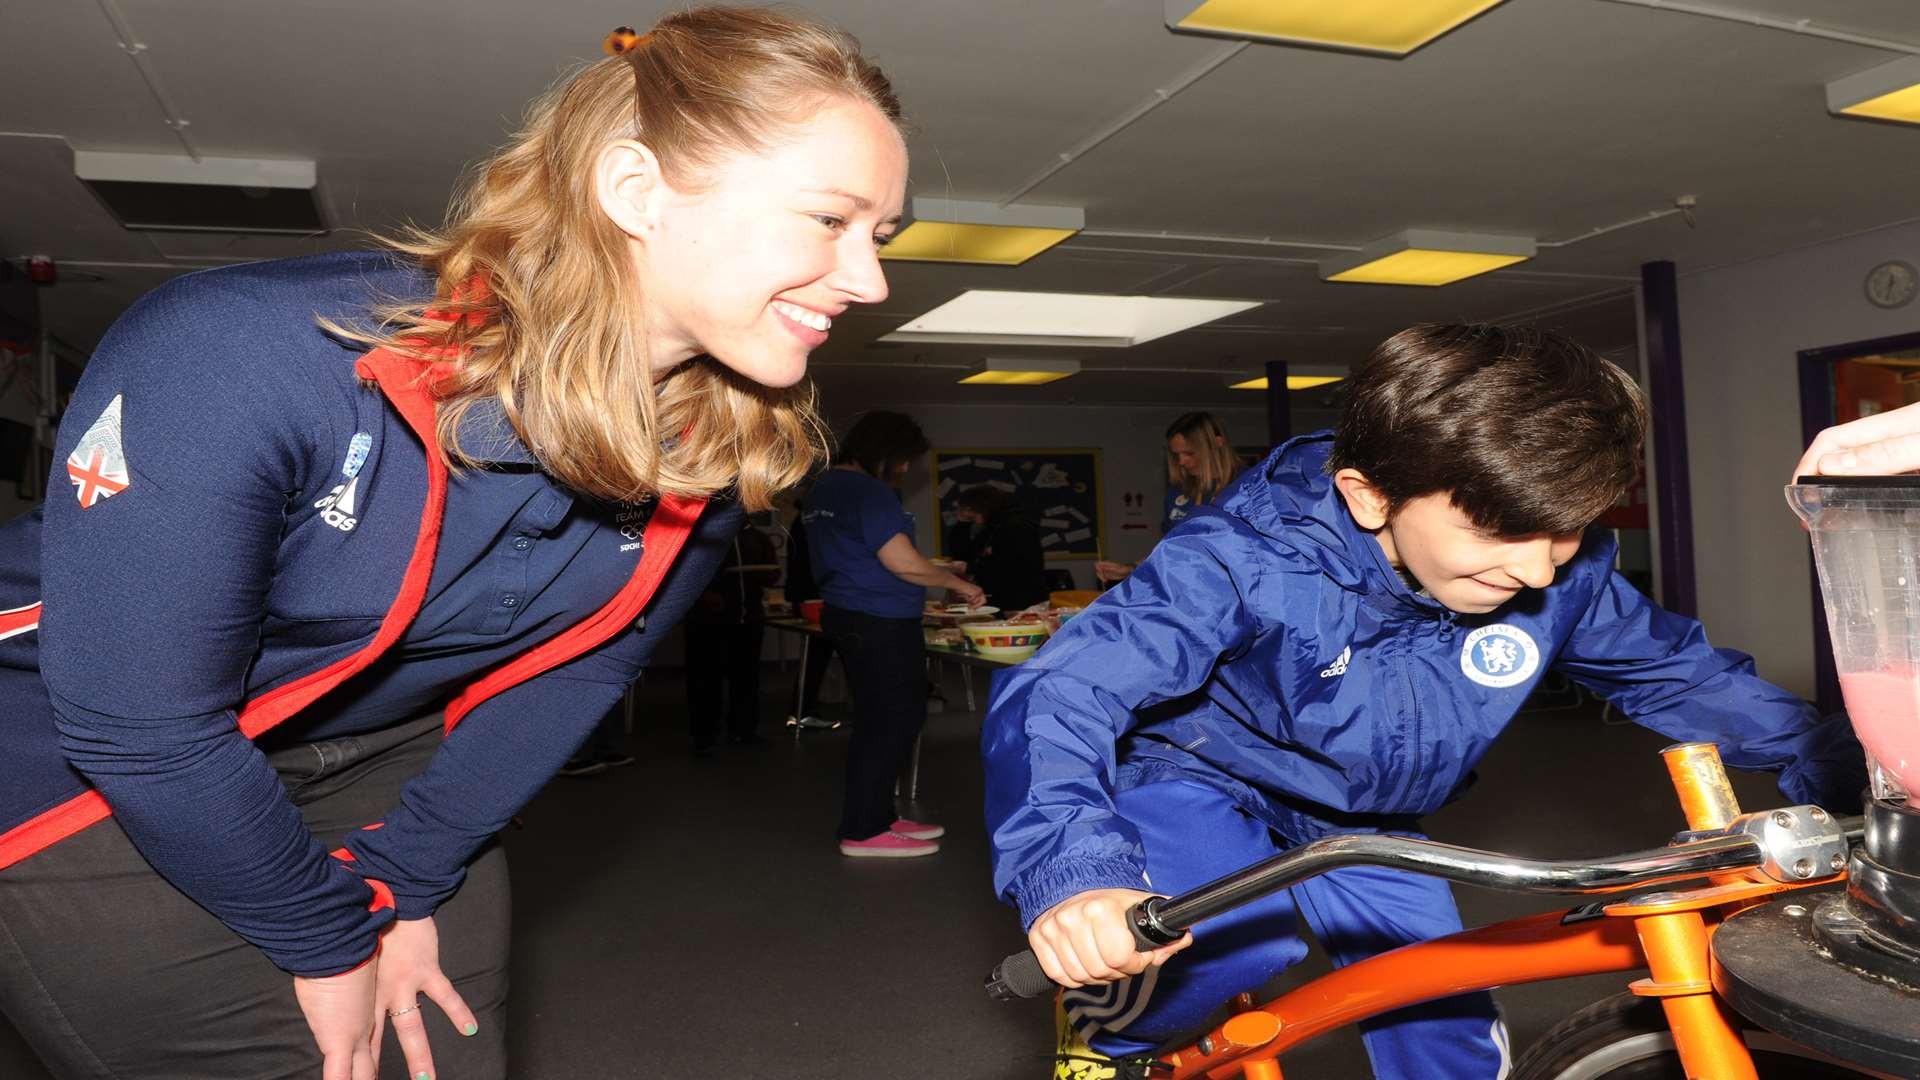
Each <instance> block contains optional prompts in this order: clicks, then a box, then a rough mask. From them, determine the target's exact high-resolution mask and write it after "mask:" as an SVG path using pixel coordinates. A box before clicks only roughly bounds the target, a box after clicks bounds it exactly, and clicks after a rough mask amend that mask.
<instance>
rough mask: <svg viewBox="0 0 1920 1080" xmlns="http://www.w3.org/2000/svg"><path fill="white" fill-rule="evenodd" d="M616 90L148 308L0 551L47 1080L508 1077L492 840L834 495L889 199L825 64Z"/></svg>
mask: <svg viewBox="0 0 1920 1080" xmlns="http://www.w3.org/2000/svg"><path fill="white" fill-rule="evenodd" d="M608 51H609V52H612V53H614V54H615V55H614V56H612V57H610V58H608V59H605V60H602V61H600V62H598V63H595V64H592V65H590V66H588V67H586V68H584V69H583V70H581V71H579V72H578V73H576V74H574V75H573V76H571V77H569V78H568V79H566V80H564V81H563V82H562V83H560V84H559V85H558V86H556V87H555V88H554V89H553V90H551V91H550V92H549V93H548V94H547V95H546V96H544V97H543V98H541V99H540V100H539V101H538V102H537V103H536V104H535V105H534V106H533V108H532V111H531V113H530V116H529V119H528V121H527V123H526V125H525V127H524V128H523V129H522V130H521V131H520V132H519V133H518V134H517V135H516V136H515V137H514V139H513V140H512V141H511V143H510V144H509V145H508V146H507V147H506V148H505V149H504V150H502V151H501V152H500V153H499V154H497V155H496V156H495V157H493V158H492V159H491V160H490V161H488V162H486V163H485V164H484V165H483V166H482V167H481V168H480V169H479V170H478V171H477V172H476V173H475V174H474V176H473V177H472V179H471V181H470V182H469V184H468V186H467V187H466V189H465V191H464V192H463V194H462V196H461V197H460V199H459V200H458V201H457V202H456V203H455V205H454V208H453V210H452V212H451V213H450V215H449V218H448V221H447V223H446V225H445V226H444V227H443V228H441V229H439V230H436V231H417V232H414V233H412V234H410V235H409V236H408V237H407V238H406V239H404V240H402V241H399V242H397V243H395V244H394V245H393V247H394V248H395V250H394V251H390V252H386V253H353V254H336V255H325V256H319V257H316V258H308V259H296V260H288V261H285V262H277V263H266V264H259V265H253V266H242V267H233V268H227V269H222V270H215V271H209V272H205V273H200V274H193V275H189V276H186V277H183V278H180V279H178V280H176V281H174V282H172V283H170V284H168V285H166V286H164V287H162V288H161V289H159V290H157V291H155V292H154V293H152V294H149V295H148V296H147V297H145V298H143V299H142V300H141V301H140V302H139V303H137V304H136V305H135V306H134V307H133V308H132V309H131V310H130V311H129V312H128V313H127V314H126V315H125V316H123V317H122V318H121V320H120V321H119V322H118V323H117V324H116V325H115V326H114V328H113V329H112V330H111V331H110V332H109V333H108V335H107V336H106V338H105V339H104V340H103V341H102V342H101V344H100V347H99V350H98V352H97V353H96V354H95V356H94V358H93V361H92V363H91V364H90V365H89V367H88V368H87V372H86V375H85V376H84V378H83V379H82V380H81V382H80V385H79V388H78V390H77V391H76V394H75V397H74V400H73V403H72V405H71V407H70V408H69V410H68V411H67V414H66V417H67V419H66V422H65V424H64V425H63V427H62V429H61V433H60V442H59V451H60V455H61V460H63V461H64V463H65V465H64V467H65V471H66V477H65V479H66V480H69V481H71V483H70V485H69V484H61V485H60V488H61V490H57V491H54V492H53V493H52V494H51V495H50V496H49V498H48V500H47V505H46V506H45V508H44V520H43V517H42V514H41V513H38V512H36V513H35V514H33V515H30V516H27V517H23V518H20V519H17V520H15V521H13V522H11V523H9V524H8V525H6V526H5V527H4V528H0V760H3V761H4V762H5V765H4V766H0V1008H3V1009H4V1011H5V1014H6V1016H7V1018H8V1019H9V1020H10V1021H12V1023H13V1024H14V1025H15V1026H16V1027H18V1028H19V1029H20V1030H21V1031H22V1032H23V1033H24V1034H25V1036H26V1038H27V1040H28V1042H29V1043H31V1044H32V1045H33V1046H34V1048H35V1049H36V1051H37V1052H38V1053H39V1054H40V1055H41V1056H42V1057H43V1058H44V1059H45V1060H46V1062H47V1064H48V1065H49V1067H50V1068H51V1069H52V1070H53V1071H54V1072H55V1073H56V1075H59V1076H62V1077H69V1076H86V1077H95V1076H109V1075H110V1076H114V1077H181V1076H194V1077H258V1076H264V1075H275V1076H282V1075H311V1076H324V1077H325V1080H371V1078H372V1077H374V1076H375V1074H376V1072H377V1071H378V1068H379V1062H380V1060H381V1055H382V1052H383V1046H384V1050H385V1054H386V1060H387V1062H388V1066H389V1068H388V1070H387V1071H388V1072H389V1073H391V1072H394V1071H396V1070H394V1069H393V1068H392V1066H394V1065H396V1064H398V1063H399V1061H400V1060H401V1059H403V1058H404V1062H405V1065H406V1073H407V1075H409V1076H413V1077H423V1076H432V1075H435V1074H436V1072H444V1073H445V1074H446V1075H449V1076H458V1077H460V1078H461V1080H472V1078H484V1077H501V1076H504V1075H506V1072H507V1066H506V1061H505V1057H506V1055H505V1044H506V1039H505V1036H506V1014H505V992H506V987H505V971H506V966H507V930H508V902H507V882H506V871H505V864H504V857H503V855H502V854H501V852H500V850H499V848H498V847H497V846H496V845H495V844H494V843H493V837H494V835H495V834H496V833H497V832H498V831H499V830H500V829H501V828H503V827H504V826H505V825H506V823H507V822H508V821H509V820H510V819H511V818H512V816H513V815H514V814H515V813H516V812H517V811H518V810H519V809H520V807H521V806H522V805H523V804H524V803H525V802H526V801H527V800H528V799H529V798H531V797H532V795H533V794H534V793H535V792H536V791H538V790H539V788H540V787H541V785H542V784H543V783H544V782H545V781H546V780H547V779H548V777H550V776H551V775H552V774H553V773H554V771H555V770H556V769H558V768H559V767H560V765H561V764H562V763H563V762H565V761H566V759H567V757H568V755H569V754H570V753H571V752H572V751H573V750H574V748H575V747H576V746H577V745H578V744H579V743H580V742H581V740H582V739H583V738H585V737H586V735H587V733H588V731H589V729H591V728H592V727H593V725H594V723H595V722H596V721H597V720H598V719H599V717H600V716H601V715H602V714H603V713H604V712H605V711H606V710H607V708H608V707H609V706H610V705H611V704H612V703H613V702H614V701H616V700H618V698H619V697H620V695H621V693H622V692H623V691H624V689H625V688H626V686H627V685H628V684H629V683H630V682H631V681H632V680H633V679H634V678H636V677H637V675H638V673H639V671H640V669H641V668H642V666H643V665H644V664H645V663H646V661H647V659H648V657H649V655H650V654H651V653H652V650H653V648H654V646H655V644H656V643H657V642H658V640H659V639H660V638H661V637H662V636H663V635H664V634H665V633H666V632H667V631H668V630H669V629H670V628H671V627H672V626H673V625H674V623H676V622H677V621H678V620H679V618H680V617H681V615H682V614H683V612H684V611H685V610H686V608H687V606H688V604H689V603H691V602H692V600H693V599H694V598H695V597H697V596H698V595H699V594H700V592H701V590H702V589H703V588H704V586H705V585H706V584H707V581H708V580H709V578H710V577H711V576H712V574H713V572H714V569H715V567H716V566H717V565H718V562H719V559H720V557H721V555H722V553H723V552H724V551H725V550H726V548H727V546H728V544H729V542H730V540H731V538H732V536H733V533H734V532H735V530H736V529H738V528H739V526H740V523H741V520H742V515H743V510H759V509H765V508H766V507H767V506H768V505H769V504H770V503H771V500H772V498H773V496H774V495H775V493H777V492H778V491H780V490H781V489H782V488H785V487H787V486H790V485H792V484H793V483H795V482H796V481H798V480H799V479H800V478H801V477H802V476H803V475H805V474H806V472H807V471H808V470H809V468H810V467H812V466H813V465H814V463H815V462H816V461H817V459H818V458H819V457H820V456H821V453H822V441H823V440H822V436H821V434H820V432H821V427H820V424H819V421H818V420H817V418H816V415H815V411H814V405H813V400H812V392H811V390H810V388H808V386H807V384H805V383H803V382H802V379H803V377H804V374H805V371H806V365H807V358H808V354H809V353H810V352H811V351H812V350H813V349H814V348H816V347H818V346H819V345H821V344H822V343H824V342H825V341H826V340H827V335H828V331H829V329H830V328H831V326H832V323H833V320H834V319H835V318H836V317H838V316H839V315H840V314H841V313H842V312H843V311H845V310H846V309H847V308H848V307H849V306H850V305H852V304H856V303H876V302H878V301H880V300H881V299H883V298H884V297H885V296H886V291H887V290H886V283H885V280H884V278H883V276H882V274H881V270H880V266H879V263H878V261H877V258H876V250H875V249H876V247H877V246H878V245H879V244H881V243H884V242H885V241H886V239H887V238H888V237H889V236H890V235H891V234H892V233H893V231H894V230H895V229H896V228H897V227H898V222H899V218H900V212H901V204H902V200H903V193H904V188H905V183H906V170H907V159H906V149H905V144H904V142H903V140H902V138H901V134H900V130H899V124H900V106H899V102H898V101H897V100H896V98H895V96H894V94H893V91H892V89H891V87H890V86H889V84H888V82H887V80H886V77H885V76H884V75H883V74H882V73H881V72H880V71H879V70H878V69H877V68H876V67H874V66H873V65H872V64H871V63H870V62H868V61H867V60H866V59H864V58H863V57H862V56H861V54H860V52H859V47H858V45H857V44H856V43H855V42H854V41H853V40H852V39H851V38H849V37H847V36H845V35H844V34H841V33H839V32H837V31H834V30H832V29H829V28H825V27H821V26H817V25H814V24H811V23H808V22H804V21H801V20H798V19H795V18H792V17H789V16H786V15H782V14H779V13H775V12H771V11H766V10H756V9H744V10H730V9H723V8H704V9H695V10H691V11H684V12H680V13H676V14H673V15H670V16H668V17H667V18H665V19H663V20H662V21H661V22H660V23H659V24H658V25H656V26H655V27H654V28H653V30H652V32H651V33H648V34H645V35H636V34H634V33H633V32H632V31H630V30H625V29H624V28H623V29H622V30H619V31H616V32H615V33H614V35H612V36H611V37H610V38H609V40H608ZM59 468H60V467H58V466H56V470H55V472H56V475H55V479H56V480H59V479H61V478H60V476H59ZM389 1028H390V1029H391V1031H392V1033H393V1034H392V1037H391V1038H389V1037H388V1036H387V1035H386V1032H387V1030H388V1029H389Z"/></svg>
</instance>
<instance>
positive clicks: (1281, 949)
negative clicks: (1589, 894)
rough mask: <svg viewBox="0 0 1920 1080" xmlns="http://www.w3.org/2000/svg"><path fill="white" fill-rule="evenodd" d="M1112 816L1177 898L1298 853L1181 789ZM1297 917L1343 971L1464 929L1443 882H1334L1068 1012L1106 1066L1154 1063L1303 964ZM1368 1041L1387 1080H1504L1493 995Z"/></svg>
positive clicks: (1223, 929)
mask: <svg viewBox="0 0 1920 1080" xmlns="http://www.w3.org/2000/svg"><path fill="white" fill-rule="evenodd" d="M1116 805H1117V807H1118V809H1119V811H1120V814H1121V816H1123V817H1125V818H1126V819H1127V820H1128V821H1130V822H1132V823H1133V824H1134V826H1135V827H1136V828H1138V829H1139V831H1140V838H1141V840H1142V842H1143V843H1144V844H1145V846H1146V856H1147V875H1148V877H1149V878H1150V879H1151V880H1152V882H1153V885H1152V887H1153V889H1154V890H1155V891H1156V892H1162V893H1167V894H1174V893H1179V892H1181V891H1183V890H1186V889H1190V888H1193V887H1194V886H1196V885H1201V884H1204V883H1206V882H1208V881H1211V880H1213V879H1214V878H1216V877H1219V876H1221V875H1222V874H1226V873H1228V872H1230V871H1233V870H1237V869H1239V868H1241V867H1243V866H1246V865H1248V864H1249V863H1253V862H1257V861H1259V860H1261V859H1265V858H1267V857H1269V856H1271V855H1274V854H1276V853H1278V852H1279V851H1282V850H1285V849H1286V848H1288V847H1292V846H1295V842H1294V841H1292V840H1290V839H1288V838H1285V837H1276V836H1275V835H1274V833H1273V832H1272V831H1271V830H1270V829H1268V827H1267V826H1266V825H1265V824H1264V823H1262V822H1259V821H1256V820H1254V819H1253V818H1251V817H1249V816H1247V814H1246V813H1245V812H1244V811H1242V810H1240V809H1239V808H1238V807H1236V806H1235V805H1234V804H1233V802H1232V801H1231V800H1229V799H1228V798H1227V796H1226V795H1224V794H1222V793H1220V792H1218V791H1215V790H1214V789H1212V788H1210V787H1206V786H1204V785H1201V784H1198V783H1193V782H1190V781H1186V780H1167V781H1160V782H1156V783H1150V784H1145V785H1142V786H1140V787H1137V788H1132V789H1129V790H1126V791H1122V792H1120V793H1119V796H1118V798H1117V800H1116ZM1302 917H1304V918H1305V919H1306V921H1307V925H1308V926H1309V927H1311V928H1312V930H1313V934H1314V936H1315V937H1316V938H1318V939H1319V941H1320V944H1321V947H1322V948H1324V949H1325V950H1326V951H1327V953H1328V955H1329V956H1331V957H1332V958H1333V962H1334V963H1335V964H1337V965H1346V964H1350V963H1353V962H1354V961H1356V960H1362V959H1365V958H1367V957H1369V956H1373V955H1375V954H1377V953H1382V952H1386V951H1388V950H1390V949H1396V948H1399V947H1400V946H1402V945H1406V944H1409V943H1412V942H1416V941H1424V940H1427V939H1429V938H1435V937H1441V936H1443V935H1446V934H1450V933H1453V932H1454V931H1456V930H1459V929H1460V914H1459V912H1458V911H1457V910H1456V909H1455V907H1454V903H1453V894H1452V893H1451V892H1450V891H1449V889H1448V886H1447V883H1446V882H1444V881H1440V880H1438V879H1435V878H1429V877H1423V876H1420V875H1416V874H1407V873H1403V872H1399V871H1391V870H1382V869H1377V868H1374V867H1354V868H1349V869H1344V870H1336V871H1334V872H1332V873H1331V874H1326V875H1322V876H1320V877H1317V878H1314V879H1312V880H1310V881H1307V882H1304V883H1302V884H1300V885H1296V886H1294V887H1293V888H1291V889H1287V890H1283V891H1281V892H1279V893H1276V894H1274V895H1272V896H1269V897H1266V898H1265V899H1263V900H1260V901H1257V902H1255V903H1252V904H1248V905H1246V906H1245V907H1242V908H1239V909H1238V910H1235V911H1231V912H1228V913H1227V914H1225V915H1220V916H1217V917H1215V918H1213V919H1209V920H1207V921H1206V922H1204V923H1201V924H1200V925H1199V926H1196V927H1195V928H1194V943H1193V944H1192V945H1191V946H1189V947H1188V948H1187V949H1186V950H1185V951H1184V952H1181V953H1179V954H1177V955H1175V956H1174V957H1173V959H1171V960H1169V961H1168V962H1167V963H1166V965H1165V966H1164V967H1161V968H1159V969H1148V971H1147V972H1146V973H1144V974H1142V975H1139V976H1136V977H1135V978H1132V979H1128V980H1125V981H1123V982H1120V983H1115V984H1112V985H1108V986H1090V987H1086V988H1083V989H1080V990H1069V991H1067V992H1066V994H1065V995H1064V997H1063V999H1062V1004H1063V1005H1064V1006H1065V1008H1066V1010H1067V1015H1068V1017H1069V1018H1070V1019H1071V1020H1072V1022H1073V1024H1074V1026H1075V1027H1076V1028H1078V1029H1080V1031H1081V1033H1082V1034H1083V1035H1084V1036H1086V1037H1087V1039H1088V1041H1089V1043H1090V1044H1091V1045H1092V1046H1093V1047H1094V1048H1095V1049H1097V1050H1099V1051H1100V1052H1102V1053H1105V1054H1114V1055H1118V1054H1140V1053H1146V1052H1148V1051H1151V1050H1154V1049H1157V1048H1159V1047H1161V1046H1163V1045H1165V1044H1166V1043H1167V1042H1169V1041H1171V1040H1172V1039H1174V1038H1177V1037H1179V1036H1181V1035H1187V1034H1190V1033H1193V1032H1194V1030H1195V1029H1196V1028H1197V1027H1198V1026H1199V1025H1200V1024H1201V1022H1202V1021H1204V1020H1205V1019H1206V1018H1207V1016H1208V1014H1210V1013H1211V1012H1213V1010H1214V1009H1215V1008H1217V1007H1219V1006H1220V1005H1221V1004H1222V1003H1223V1002H1225V1001H1227V1000H1228V999H1230V998H1232V997H1233V996H1234V995H1236V994H1240V993H1243V992H1246V991H1249V990H1254V989H1257V988H1259V987H1260V986H1261V985H1262V984H1263V983H1265V982H1266V981H1267V980H1268V979H1270V978H1272V977H1273V976H1274V975H1275V974H1277V973H1279V972H1280V971H1281V970H1282V969H1284V968H1286V967H1288V966H1290V965H1292V964H1296V963H1298V962H1299V961H1300V960H1301V958H1303V957H1304V956H1306V953H1307V946H1306V943H1305V942H1304V941H1302V940H1301V939H1300V931H1299V919H1300V918H1302ZM1361 1033H1362V1036H1363V1037H1364V1039H1365V1042H1366V1046H1367V1054H1368V1056H1369V1057H1371V1058H1372V1060H1373V1069H1374V1074H1375V1075H1376V1076H1378V1077H1381V1078H1383V1080H1399V1078H1406V1080H1469V1078H1471V1080H1497V1078H1500V1077H1504V1076H1506V1074H1507V1069H1508V1065H1509V1059H1508V1053H1507V1035H1506V1029H1505V1027H1504V1025H1502V1024H1501V1022H1500V1017H1499V1013H1498V1012H1497V1011H1496V1009H1495V1007H1494V1004H1493V998H1492V996H1491V995H1488V994H1485V993H1479V994H1464V995H1461V996H1459V997H1454V998H1446V999H1443V1000H1440V1001H1433V1002H1428V1003H1427V1004H1425V1005H1419V1006H1415V1007H1412V1008H1408V1009H1403V1010H1400V1011H1399V1012H1395V1013H1389V1014H1387V1015H1385V1016H1382V1017H1379V1018H1377V1019H1374V1020H1371V1021H1369V1022H1367V1023H1364V1024H1362V1025H1361Z"/></svg>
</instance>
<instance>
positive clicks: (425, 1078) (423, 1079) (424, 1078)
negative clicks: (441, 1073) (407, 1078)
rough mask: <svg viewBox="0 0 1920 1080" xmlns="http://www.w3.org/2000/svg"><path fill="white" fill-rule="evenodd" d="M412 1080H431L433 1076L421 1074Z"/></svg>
mask: <svg viewBox="0 0 1920 1080" xmlns="http://www.w3.org/2000/svg"><path fill="white" fill-rule="evenodd" d="M413 1080H433V1074H432V1073H421V1074H420V1075H419V1076H416V1077H414V1078H413Z"/></svg>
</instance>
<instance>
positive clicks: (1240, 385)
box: [1227, 375, 1346, 390]
mask: <svg viewBox="0 0 1920 1080" xmlns="http://www.w3.org/2000/svg"><path fill="white" fill-rule="evenodd" d="M1344 378H1346V376H1344V375H1289V376H1287V389H1289V390H1311V389H1313V388H1314V387H1316V386H1327V385H1329V384H1331V383H1337V382H1339V381H1341V380H1342V379H1344ZM1266 388H1267V377H1266V376H1265V375H1260V376H1257V377H1255V378H1251V379H1244V380H1241V381H1240V382H1234V383H1228V384H1227V389H1229V390H1265V389H1266Z"/></svg>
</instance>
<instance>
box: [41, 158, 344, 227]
mask: <svg viewBox="0 0 1920 1080" xmlns="http://www.w3.org/2000/svg"><path fill="white" fill-rule="evenodd" d="M73 172H74V175H75V176H77V177H78V178H79V179H80V181H81V182H82V183H84V184H86V185H87V187H88V189H89V190H91V191H92V192H93V193H94V194H95V195H96V196H98V197H99V199H100V201H101V202H103V203H105V204H106V206H107V209H108V210H110V211H112V213H113V215H114V217H116V218H118V219H119V221H120V224H122V225H125V226H126V227H127V228H129V229H153V230H171V231H183V232H240V233H296V234H301V235H305V234H309V233H320V232H326V231H327V225H326V221H325V219H324V218H323V217H322V216H321V213H320V207H319V204H318V203H317V202H316V201H315V198H314V184H315V169H314V163H313V162H311V161H296V160H267V159H254V158H227V157H202V158H199V159H198V160H196V159H194V158H190V157H185V156H175V155H170V154H126V153H117V152H109V151H100V150H76V151H74V154H73Z"/></svg>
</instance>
